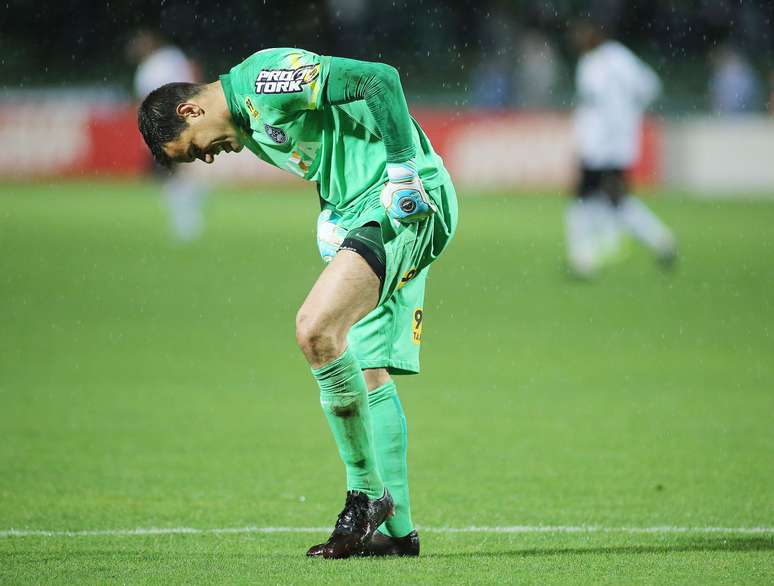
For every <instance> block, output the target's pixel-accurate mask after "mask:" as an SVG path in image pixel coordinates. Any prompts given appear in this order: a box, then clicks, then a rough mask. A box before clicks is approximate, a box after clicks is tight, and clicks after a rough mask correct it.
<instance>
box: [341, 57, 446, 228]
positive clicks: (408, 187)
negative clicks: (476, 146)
mask: <svg viewBox="0 0 774 586" xmlns="http://www.w3.org/2000/svg"><path fill="white" fill-rule="evenodd" d="M326 98H327V102H328V103H329V104H345V103H348V102H354V101H356V100H364V101H365V103H366V105H367V106H368V109H369V110H370V111H371V114H373V116H374V121H375V122H376V127H377V128H378V130H379V133H380V134H381V136H382V141H383V142H384V149H385V151H386V156H387V176H388V178H389V182H388V183H387V185H386V186H385V188H384V190H383V191H382V197H381V200H382V204H383V205H384V207H385V209H386V210H387V213H388V214H389V215H390V216H391V217H392V218H394V219H396V220H398V221H401V222H415V221H418V220H422V219H424V218H426V217H428V216H430V215H432V214H433V213H434V212H435V205H434V204H433V202H432V201H431V200H430V198H429V197H428V196H427V194H426V193H425V190H424V188H423V187H422V182H421V181H420V180H419V174H418V172H417V166H416V162H415V160H414V157H415V156H416V145H415V144H414V136H413V127H412V121H411V115H410V114H409V110H408V105H407V104H406V97H405V96H404V95H403V88H402V87H401V84H400V75H399V74H398V70H397V69H395V68H394V67H392V66H391V65H386V64H384V63H372V62H368V61H356V60H353V59H345V58H342V57H332V58H331V62H330V69H329V73H328V83H327V87H326Z"/></svg>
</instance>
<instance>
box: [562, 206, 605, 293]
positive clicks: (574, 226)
mask: <svg viewBox="0 0 774 586" xmlns="http://www.w3.org/2000/svg"><path fill="white" fill-rule="evenodd" d="M594 220H595V215H594V206H593V204H591V203H590V202H589V200H588V199H586V198H584V199H575V200H573V201H572V203H570V205H569V207H568V208H567V212H566V215H565V228H566V237H567V261H568V263H569V265H570V270H571V271H572V272H573V273H574V274H575V275H576V276H578V277H583V278H587V277H592V276H593V275H594V273H595V272H596V270H597V268H598V258H597V247H596V242H595V233H594V225H595V221H594Z"/></svg>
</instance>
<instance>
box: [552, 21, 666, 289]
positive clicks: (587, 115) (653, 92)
mask: <svg viewBox="0 0 774 586" xmlns="http://www.w3.org/2000/svg"><path fill="white" fill-rule="evenodd" d="M573 41H574V43H575V44H576V46H577V48H578V50H579V52H580V53H581V57H580V59H579V61H578V67H577V71H576V93H577V106H576V110H575V119H574V126H575V135H576V142H577V148H578V151H579V156H580V178H579V182H578V186H577V199H575V200H574V201H573V202H572V203H571V204H570V206H569V208H568V209H567V214H566V230H567V255H568V262H569V265H570V269H571V271H572V272H573V273H574V274H575V275H576V276H579V277H591V276H593V275H594V274H595V273H596V271H597V269H599V267H600V266H601V265H602V264H603V263H604V261H605V260H607V259H609V258H611V257H613V256H614V255H615V254H616V253H617V251H618V248H619V245H620V237H621V233H622V232H623V233H627V234H629V235H631V236H633V237H634V238H635V239H637V240H639V241H640V242H642V243H643V244H645V245H646V246H647V247H648V248H650V249H651V250H652V251H653V252H654V253H655V255H656V257H657V258H658V259H659V261H661V262H662V263H663V264H664V265H665V266H670V265H671V264H672V262H673V261H674V259H675V257H676V244H675V238H674V236H673V235H672V232H671V231H670V230H669V229H668V228H667V227H666V226H665V225H664V224H663V223H662V222H661V220H659V219H658V218H657V217H656V215H655V214H654V213H653V212H652V211H650V210H649V209H648V207H647V206H646V205H645V204H644V203H642V202H641V201H639V200H638V199H636V198H635V197H634V196H632V195H631V194H630V193H629V184H628V180H627V172H628V170H629V169H630V168H631V167H632V165H633V164H634V163H635V161H636V160H637V158H638V156H639V154H640V135H641V127H642V116H643V112H644V111H645V109H646V108H647V107H648V106H649V105H650V104H651V103H652V102H653V101H654V100H655V99H656V97H658V94H659V93H660V91H661V83H660V81H659V79H658V77H657V76H656V74H655V73H654V72H653V70H652V69H651V68H650V67H648V66H647V65H646V64H645V63H644V62H642V61H641V60H640V59H638V58H637V56H635V55H634V54H633V53H632V52H631V51H630V50H629V49H627V48H626V47H624V46H623V45H622V44H620V43H618V42H617V41H614V40H610V39H608V38H607V36H606V34H605V32H604V28H603V27H602V26H600V25H599V24H597V23H594V22H592V21H588V20H584V21H581V22H579V23H577V24H576V25H575V28H574V30H573Z"/></svg>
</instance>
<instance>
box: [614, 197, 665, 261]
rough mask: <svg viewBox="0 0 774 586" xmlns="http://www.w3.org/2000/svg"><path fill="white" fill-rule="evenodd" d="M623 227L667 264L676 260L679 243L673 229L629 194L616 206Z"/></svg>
mask: <svg viewBox="0 0 774 586" xmlns="http://www.w3.org/2000/svg"><path fill="white" fill-rule="evenodd" d="M616 214H617V216H618V219H619V222H620V224H621V227H622V228H623V229H624V230H625V231H626V232H628V233H629V234H631V235H632V236H633V237H634V238H636V239H637V240H639V241H640V242H642V243H643V244H645V245H646V246H647V247H648V248H650V249H651V250H652V251H653V252H654V253H655V254H656V256H657V257H658V259H659V260H660V261H661V262H663V263H666V264H670V263H672V262H673V261H674V259H675V257H676V254H677V243H676V241H675V237H674V235H673V234H672V231H671V230H670V229H669V228H667V227H666V225H665V224H664V223H663V222H662V221H661V220H660V219H659V218H658V216H656V214H654V213H653V212H652V211H651V210H650V209H649V208H648V206H646V205H645V204H644V203H642V202H641V201H640V200H638V199H637V198H635V197H633V196H631V195H627V196H625V197H624V198H622V199H621V202H620V203H619V204H618V207H617V208H616Z"/></svg>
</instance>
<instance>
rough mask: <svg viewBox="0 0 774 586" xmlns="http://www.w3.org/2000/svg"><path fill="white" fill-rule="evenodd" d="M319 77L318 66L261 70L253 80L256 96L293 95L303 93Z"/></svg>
mask: <svg viewBox="0 0 774 586" xmlns="http://www.w3.org/2000/svg"><path fill="white" fill-rule="evenodd" d="M319 75H320V64H319V63H317V64H315V65H304V66H303V67H299V68H298V69H263V70H261V72H260V73H259V74H258V77H256V78H255V93H256V94H293V93H297V92H300V91H303V89H304V86H305V85H309V84H310V83H312V82H313V81H314V80H316V79H317V77H318V76H319Z"/></svg>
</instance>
